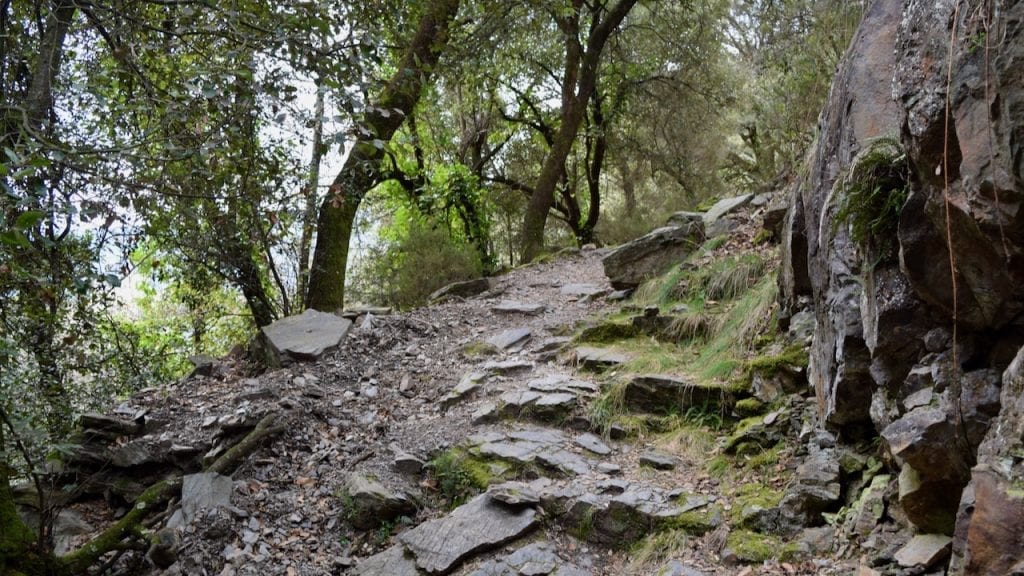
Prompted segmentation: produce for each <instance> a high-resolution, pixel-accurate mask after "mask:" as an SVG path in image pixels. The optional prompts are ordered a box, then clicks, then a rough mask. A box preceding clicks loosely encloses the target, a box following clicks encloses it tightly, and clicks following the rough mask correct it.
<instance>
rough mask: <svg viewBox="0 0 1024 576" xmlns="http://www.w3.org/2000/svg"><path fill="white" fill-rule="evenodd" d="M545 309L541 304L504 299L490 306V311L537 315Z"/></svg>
mask: <svg viewBox="0 0 1024 576" xmlns="http://www.w3.org/2000/svg"><path fill="white" fill-rule="evenodd" d="M545 310H547V306H545V305H543V304H529V303H525V302H513V301H504V302H499V303H498V304H495V305H494V306H491V311H492V312H497V313H499V314H525V315H527V316H537V315H539V314H543V313H544V311H545Z"/></svg>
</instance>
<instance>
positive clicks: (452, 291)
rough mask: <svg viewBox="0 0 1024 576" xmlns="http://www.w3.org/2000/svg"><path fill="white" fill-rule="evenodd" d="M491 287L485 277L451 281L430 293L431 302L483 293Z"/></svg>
mask: <svg viewBox="0 0 1024 576" xmlns="http://www.w3.org/2000/svg"><path fill="white" fill-rule="evenodd" d="M490 289H491V281H490V280H488V279H487V278H476V279H474V280H465V281H462V282H453V283H451V284H449V285H447V286H444V287H442V288H440V289H438V290H436V291H435V292H434V293H433V294H431V295H430V298H429V300H430V301H431V302H438V301H441V300H447V299H449V298H470V297H473V296H476V295H477V294H483V293H484V292H486V291H488V290H490Z"/></svg>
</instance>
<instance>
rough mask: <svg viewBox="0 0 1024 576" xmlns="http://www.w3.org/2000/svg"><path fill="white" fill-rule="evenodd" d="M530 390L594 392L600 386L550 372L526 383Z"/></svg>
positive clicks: (576, 392)
mask: <svg viewBox="0 0 1024 576" xmlns="http://www.w3.org/2000/svg"><path fill="white" fill-rule="evenodd" d="M527 386H528V387H529V388H530V390H536V391H537V392H566V393H569V394H575V395H579V394H596V393H598V392H599V391H600V387H599V386H598V385H597V384H594V383H593V382H588V381H586V380H577V379H574V378H570V377H569V376H565V375H563V374H551V375H548V376H544V377H543V378H535V379H533V380H530V381H529V383H527Z"/></svg>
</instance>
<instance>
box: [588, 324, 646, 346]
mask: <svg viewBox="0 0 1024 576" xmlns="http://www.w3.org/2000/svg"><path fill="white" fill-rule="evenodd" d="M639 335H640V330H639V329H638V328H637V327H636V326H634V325H632V324H622V323H619V322H602V323H601V324H598V325H597V326H590V327H588V328H584V329H583V330H582V331H581V332H580V333H579V336H577V337H576V340H577V341H579V342H597V343H608V342H617V341H619V340H628V339H630V338H635V337H637V336H639Z"/></svg>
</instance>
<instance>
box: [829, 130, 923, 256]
mask: <svg viewBox="0 0 1024 576" xmlns="http://www.w3.org/2000/svg"><path fill="white" fill-rule="evenodd" d="M908 176H909V171H908V166H907V154H906V152H905V151H904V150H903V146H902V145H901V144H900V142H899V141H898V140H896V139H895V138H878V139H876V140H872V141H871V142H869V143H868V144H867V145H866V146H865V147H864V149H863V150H861V151H860V152H859V153H858V154H857V156H856V157H854V159H853V162H852V164H851V165H850V168H849V171H848V172H847V174H846V175H845V176H844V177H843V178H840V179H838V180H837V181H836V187H837V194H838V196H839V197H838V199H837V205H836V215H835V220H834V223H833V226H838V225H839V224H840V223H842V224H845V225H847V226H848V227H849V230H850V238H852V239H853V241H854V242H856V243H857V244H859V245H860V246H861V247H863V248H864V249H865V250H868V251H874V252H876V255H877V258H878V259H879V260H881V259H886V258H890V257H892V256H893V255H894V254H895V249H896V246H897V242H896V230H897V225H898V224H899V216H900V210H901V209H902V208H903V204H904V203H906V201H907V196H908V195H909V194H910V185H909V183H908Z"/></svg>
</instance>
